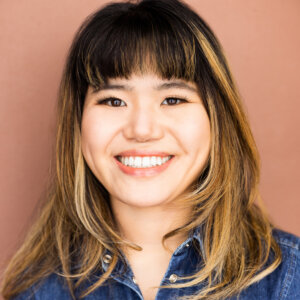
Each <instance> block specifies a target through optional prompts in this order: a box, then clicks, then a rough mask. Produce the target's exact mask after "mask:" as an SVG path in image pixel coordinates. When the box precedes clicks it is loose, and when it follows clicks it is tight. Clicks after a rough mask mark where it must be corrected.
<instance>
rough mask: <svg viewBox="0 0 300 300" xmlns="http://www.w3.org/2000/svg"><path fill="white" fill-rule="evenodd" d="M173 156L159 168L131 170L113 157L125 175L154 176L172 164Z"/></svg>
mask: <svg viewBox="0 0 300 300" xmlns="http://www.w3.org/2000/svg"><path fill="white" fill-rule="evenodd" d="M173 158H174V156H172V157H171V159H169V160H168V161H167V162H165V163H164V164H162V165H160V166H155V167H150V168H132V167H129V166H125V165H123V164H122V163H121V162H119V161H118V159H117V158H116V157H115V160H116V162H117V165H118V166H119V168H120V169H121V171H122V172H124V173H125V174H127V175H131V176H141V177H142V176H154V175H157V174H159V173H161V172H163V171H164V170H165V169H166V168H168V166H169V165H170V164H171V163H172V161H173Z"/></svg>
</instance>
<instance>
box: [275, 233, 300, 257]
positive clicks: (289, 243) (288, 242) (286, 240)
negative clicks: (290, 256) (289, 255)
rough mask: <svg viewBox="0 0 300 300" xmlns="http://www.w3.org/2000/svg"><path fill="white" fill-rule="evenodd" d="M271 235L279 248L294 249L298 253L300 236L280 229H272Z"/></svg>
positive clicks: (299, 250)
mask: <svg viewBox="0 0 300 300" xmlns="http://www.w3.org/2000/svg"><path fill="white" fill-rule="evenodd" d="M273 236H274V238H275V240H276V241H277V243H278V244H279V245H280V248H282V249H284V250H288V251H294V252H296V253H298V255H299V252H300V237H298V236H296V235H294V234H291V233H288V232H286V231H283V230H280V229H274V230H273Z"/></svg>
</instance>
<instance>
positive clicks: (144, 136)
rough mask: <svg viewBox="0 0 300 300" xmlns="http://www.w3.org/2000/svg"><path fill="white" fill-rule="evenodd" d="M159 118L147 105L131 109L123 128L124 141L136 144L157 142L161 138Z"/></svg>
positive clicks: (161, 129) (161, 130)
mask: <svg viewBox="0 0 300 300" xmlns="http://www.w3.org/2000/svg"><path fill="white" fill-rule="evenodd" d="M160 119H161V116H159V113H158V112H156V111H155V109H154V108H151V107H149V106H147V105H140V106H139V107H135V108H132V111H131V112H130V115H129V118H128V120H127V122H126V125H125V126H124V130H123V134H124V136H125V138H126V139H129V140H135V141H137V142H147V141H152V140H158V139H161V138H162V137H163V128H162V125H161V122H160V121H161V120H160Z"/></svg>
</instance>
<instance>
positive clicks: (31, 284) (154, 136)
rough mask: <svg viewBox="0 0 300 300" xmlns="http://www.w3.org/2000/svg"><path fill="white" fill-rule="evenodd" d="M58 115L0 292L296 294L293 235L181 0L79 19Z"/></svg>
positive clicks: (220, 67)
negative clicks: (277, 221) (49, 175)
mask: <svg viewBox="0 0 300 300" xmlns="http://www.w3.org/2000/svg"><path fill="white" fill-rule="evenodd" d="M58 116H59V117H58V123H57V124H58V125H57V137H56V141H57V144H56V145H57V146H56V170H55V174H54V175H53V178H54V179H53V184H52V189H50V191H49V198H48V199H47V201H46V202H45V204H44V207H43V210H42V212H41V215H40V218H39V219H38V220H37V221H36V223H35V225H34V226H33V228H32V230H31V231H30V233H29V235H28V237H27V239H26V241H25V242H24V244H23V246H22V247H21V248H20V250H19V251H18V252H17V253H16V254H15V256H14V257H13V259H12V260H11V262H10V264H9V266H8V268H7V270H6V274H5V279H4V282H3V288H2V293H3V296H4V298H5V299H18V300H20V299H57V300H60V299H83V298H84V299H147V300H150V299H154V298H155V299H157V300H165V299H229V298H230V299H237V297H238V296H239V297H240V298H239V299H300V288H299V286H300V285H299V278H300V274H299V257H300V254H299V244H300V242H299V238H297V237H296V236H293V235H291V234H289V233H285V232H282V231H280V230H278V229H274V228H273V226H272V225H271V224H270V222H269V221H268V219H267V218H266V215H265V213H264V212H263V211H262V210H261V209H260V208H259V207H258V206H257V205H256V204H255V203H254V201H255V200H257V199H259V194H258V182H259V159H258V153H257V149H256V146H255V142H254V140H253V136H252V133H251V130H250V128H249V124H248V121H247V118H246V116H245V113H244V111H243V107H242V104H241V102H240V96H239V94H238V92H237V89H236V87H235V84H234V81H233V78H232V76H231V74H230V71H229V68H228V65H227V63H226V59H225V57H224V54H223V52H222V49H221V46H220V44H219V42H218V41H217V39H216V37H215V36H214V34H213V32H212V31H211V29H210V28H209V27H208V26H207V24H206V23H205V22H204V21H203V20H202V19H201V18H200V17H199V16H198V15H197V14H195V12H193V11H192V10H191V9H190V8H189V7H188V6H187V5H185V4H183V3H181V2H178V1H177V0H164V1H163V0H148V1H147V0H144V1H140V2H138V3H136V4H135V3H130V2H128V3H114V4H109V5H107V6H105V7H104V8H102V9H101V10H99V11H98V12H96V13H95V14H93V15H92V16H91V17H89V18H88V19H87V21H86V22H85V23H84V24H83V25H82V27H81V28H80V30H79V31H78V33H77V35H76V37H75V39H74V42H73V45H72V47H71V50H70V53H69V56H68V60H67V63H66V67H65V72H64V75H63V79H62V83H61V92H60V97H59V105H58Z"/></svg>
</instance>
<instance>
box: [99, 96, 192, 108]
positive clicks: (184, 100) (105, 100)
mask: <svg viewBox="0 0 300 300" xmlns="http://www.w3.org/2000/svg"><path fill="white" fill-rule="evenodd" d="M170 99H175V100H176V101H177V100H179V101H181V103H186V102H189V101H188V100H187V99H186V98H184V97H180V98H179V97H167V98H166V99H165V100H164V101H166V100H170ZM115 100H117V101H121V102H124V101H123V100H120V99H118V98H114V97H109V98H105V99H100V100H98V101H97V103H98V104H102V105H107V104H108V103H109V102H110V103H112V101H115ZM164 101H163V102H164ZM124 103H125V102H124ZM178 104H180V103H178V102H177V103H176V104H170V105H168V106H175V105H178ZM108 106H112V107H122V106H126V105H116V106H114V105H111V104H109V105H108Z"/></svg>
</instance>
